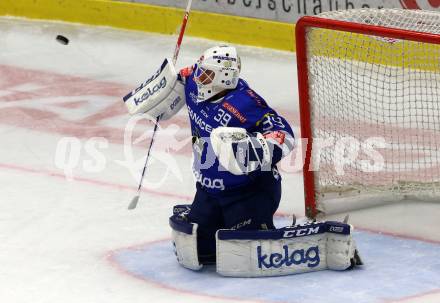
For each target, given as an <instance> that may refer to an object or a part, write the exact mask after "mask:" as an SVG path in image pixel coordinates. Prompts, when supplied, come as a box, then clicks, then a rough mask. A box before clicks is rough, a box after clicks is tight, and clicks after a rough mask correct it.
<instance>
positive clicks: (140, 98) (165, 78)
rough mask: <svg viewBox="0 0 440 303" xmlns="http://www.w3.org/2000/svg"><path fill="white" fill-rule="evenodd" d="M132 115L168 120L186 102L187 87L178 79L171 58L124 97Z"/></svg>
mask: <svg viewBox="0 0 440 303" xmlns="http://www.w3.org/2000/svg"><path fill="white" fill-rule="evenodd" d="M123 100H124V103H125V106H126V107H127V109H128V112H129V113H130V114H131V115H134V114H144V113H145V114H148V115H149V116H150V117H152V118H157V117H159V116H160V117H161V120H166V119H168V118H170V117H172V116H173V115H174V114H176V113H177V112H178V111H179V110H180V109H181V108H182V107H183V105H184V104H185V87H184V84H183V83H182V82H181V81H180V80H179V79H178V74H177V72H176V69H175V67H174V65H173V63H172V61H171V60H170V59H168V58H167V59H165V60H164V62H163V63H162V65H161V66H160V68H159V69H158V70H157V72H156V73H155V74H154V75H152V76H151V77H150V78H148V79H147V80H145V82H143V83H142V84H141V85H139V86H138V87H137V88H136V89H134V90H133V91H131V92H130V93H128V94H127V95H126V96H125V97H124V98H123Z"/></svg>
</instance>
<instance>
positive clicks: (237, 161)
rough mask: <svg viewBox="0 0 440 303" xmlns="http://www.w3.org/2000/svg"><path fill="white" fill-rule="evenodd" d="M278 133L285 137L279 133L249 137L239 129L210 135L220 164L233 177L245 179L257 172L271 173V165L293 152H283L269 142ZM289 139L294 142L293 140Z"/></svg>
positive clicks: (244, 130)
mask: <svg viewBox="0 0 440 303" xmlns="http://www.w3.org/2000/svg"><path fill="white" fill-rule="evenodd" d="M275 133H278V134H281V135H283V136H285V135H284V133H282V132H279V131H278V132H271V133H268V134H266V135H262V134H261V133H258V132H255V133H252V134H251V133H248V132H247V131H246V129H244V128H240V127H218V128H216V129H214V130H213V131H212V132H211V136H210V139H211V144H212V149H213V150H214V153H215V155H216V157H217V159H218V160H219V162H220V164H221V165H222V166H223V167H224V168H225V169H226V170H228V171H229V172H230V173H232V174H234V175H245V174H249V173H251V172H253V171H256V170H258V169H260V170H262V171H270V170H271V168H272V165H274V164H276V163H277V162H278V161H279V160H281V158H282V156H283V154H285V153H288V152H289V151H290V149H291V148H288V149H287V151H286V152H283V151H282V149H283V148H282V147H281V146H279V144H273V143H272V142H269V140H267V139H266V138H268V139H270V138H271V137H273V135H274V134H275ZM289 137H290V138H291V141H293V137H291V136H289ZM290 145H293V143H290Z"/></svg>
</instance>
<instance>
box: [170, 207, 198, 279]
mask: <svg viewBox="0 0 440 303" xmlns="http://www.w3.org/2000/svg"><path fill="white" fill-rule="evenodd" d="M169 223H170V226H171V229H172V241H173V246H174V249H175V254H176V256H177V261H178V262H179V264H181V265H182V266H183V267H185V268H188V269H192V270H200V269H201V268H202V265H201V264H200V262H199V258H198V254H197V224H196V223H190V222H187V221H185V219H184V217H183V216H181V215H180V213H176V214H174V215H173V216H171V217H170V221H169Z"/></svg>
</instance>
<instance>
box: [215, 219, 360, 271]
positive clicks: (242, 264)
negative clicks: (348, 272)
mask: <svg viewBox="0 0 440 303" xmlns="http://www.w3.org/2000/svg"><path fill="white" fill-rule="evenodd" d="M352 230H353V227H352V226H351V225H349V224H345V223H339V222H331V221H329V222H317V223H307V224H301V225H296V226H293V227H285V228H282V229H276V230H267V231H266V230H264V231H239V230H219V231H217V234H216V237H217V272H218V273H219V274H221V275H223V276H231V277H261V276H282V275H290V274H298V273H304V272H312V271H318V270H324V269H331V270H345V269H348V268H351V267H352V266H354V265H361V264H362V262H361V261H360V258H359V256H358V254H357V251H356V246H355V242H354V240H353V239H352Z"/></svg>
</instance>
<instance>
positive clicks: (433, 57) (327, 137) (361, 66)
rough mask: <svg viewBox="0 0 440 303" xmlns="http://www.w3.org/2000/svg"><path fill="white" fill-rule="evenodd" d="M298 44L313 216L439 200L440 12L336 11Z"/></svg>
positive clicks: (302, 28) (303, 22)
mask: <svg viewBox="0 0 440 303" xmlns="http://www.w3.org/2000/svg"><path fill="white" fill-rule="evenodd" d="M296 40H297V60H298V61H297V64H298V81H299V95H300V112H301V132H302V137H303V138H307V139H308V145H307V151H306V157H305V160H306V161H305V166H304V186H305V199H306V213H307V215H308V216H310V217H314V216H316V215H317V213H319V212H324V213H334V212H340V211H347V210H351V209H357V208H363V207H367V206H371V205H378V204H383V203H385V202H393V201H400V200H403V199H406V198H410V199H416V200H420V199H421V200H427V199H429V200H440V46H439V44H440V14H439V13H437V12H429V11H410V10H397V9H381V10H378V9H362V10H349V11H338V12H329V13H324V14H321V15H318V16H317V17H311V16H308V17H303V18H302V19H300V21H299V22H298V23H297V27H296ZM312 146H313V147H312Z"/></svg>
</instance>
